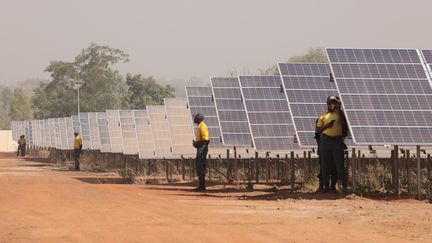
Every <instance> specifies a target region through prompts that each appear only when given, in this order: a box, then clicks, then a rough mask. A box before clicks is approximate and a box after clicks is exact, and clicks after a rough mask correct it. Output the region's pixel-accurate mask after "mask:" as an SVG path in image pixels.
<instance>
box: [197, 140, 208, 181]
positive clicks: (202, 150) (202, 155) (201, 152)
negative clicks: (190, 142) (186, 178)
mask: <svg viewBox="0 0 432 243" xmlns="http://www.w3.org/2000/svg"><path fill="white" fill-rule="evenodd" d="M207 153H208V145H207V144H203V145H201V146H200V147H198V148H197V155H196V159H195V164H196V171H197V176H198V180H199V187H200V188H205V174H206V162H207V161H206V160H207Z"/></svg>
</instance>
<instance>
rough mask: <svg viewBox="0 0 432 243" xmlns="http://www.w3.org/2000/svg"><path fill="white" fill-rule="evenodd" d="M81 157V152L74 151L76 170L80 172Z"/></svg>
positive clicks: (78, 150)
mask: <svg viewBox="0 0 432 243" xmlns="http://www.w3.org/2000/svg"><path fill="white" fill-rule="evenodd" d="M80 157H81V150H80V149H74V159H75V170H80Z"/></svg>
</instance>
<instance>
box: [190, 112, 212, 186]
mask: <svg viewBox="0 0 432 243" xmlns="http://www.w3.org/2000/svg"><path fill="white" fill-rule="evenodd" d="M194 123H196V124H197V125H198V127H197V132H196V138H195V140H194V141H193V146H194V147H195V148H196V149H197V155H196V159H195V164H196V170H197V175H198V180H199V186H198V187H197V188H196V189H195V191H204V190H205V189H206V187H205V174H206V159H207V153H208V144H209V133H208V128H207V125H206V124H205V123H204V116H203V115H202V114H200V113H198V114H196V115H195V116H194Z"/></svg>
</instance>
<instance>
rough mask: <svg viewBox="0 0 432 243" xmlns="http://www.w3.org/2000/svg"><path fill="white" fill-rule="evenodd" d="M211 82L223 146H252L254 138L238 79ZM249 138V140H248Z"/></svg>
mask: <svg viewBox="0 0 432 243" xmlns="http://www.w3.org/2000/svg"><path fill="white" fill-rule="evenodd" d="M210 81H211V86H212V90H213V96H214V100H215V104H216V109H217V111H218V114H219V122H220V127H221V131H222V141H223V144H224V145H226V146H250V145H251V143H252V142H251V141H252V138H251V133H250V129H249V124H248V122H247V116H246V111H245V107H244V105H243V102H242V95H241V90H240V83H239V80H238V78H236V77H211V78H210ZM236 113H238V114H236ZM227 135H230V136H227ZM236 135H238V136H236ZM247 137H248V138H249V139H246V138H247Z"/></svg>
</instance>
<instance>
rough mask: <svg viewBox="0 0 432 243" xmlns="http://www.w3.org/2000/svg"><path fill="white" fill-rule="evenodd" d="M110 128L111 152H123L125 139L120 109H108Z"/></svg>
mask: <svg viewBox="0 0 432 243" xmlns="http://www.w3.org/2000/svg"><path fill="white" fill-rule="evenodd" d="M106 113H107V119H108V128H109V134H110V144H111V153H123V139H122V134H121V128H120V117H119V111H118V110H107V111H106Z"/></svg>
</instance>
